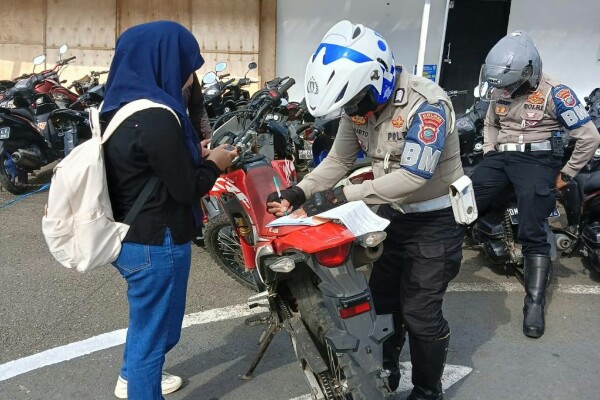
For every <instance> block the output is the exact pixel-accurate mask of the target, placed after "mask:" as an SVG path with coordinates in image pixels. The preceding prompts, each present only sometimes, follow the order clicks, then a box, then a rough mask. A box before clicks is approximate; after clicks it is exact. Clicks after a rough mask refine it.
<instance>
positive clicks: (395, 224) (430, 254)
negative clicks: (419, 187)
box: [369, 205, 465, 341]
mask: <svg viewBox="0 0 600 400" xmlns="http://www.w3.org/2000/svg"><path fill="white" fill-rule="evenodd" d="M378 214H379V215H380V216H382V217H383V218H387V219H389V220H390V221H391V223H390V225H389V226H388V228H387V230H386V232H387V235H388V236H387V238H386V240H385V242H384V247H383V254H382V256H381V258H380V259H379V260H378V261H377V262H376V263H375V264H374V267H373V272H372V274H371V279H370V281H369V286H370V288H371V292H372V295H373V301H374V303H375V309H376V312H377V314H391V313H398V312H399V313H400V314H401V316H402V318H403V320H404V324H405V326H406V329H407V330H408V333H409V335H411V336H412V337H414V338H416V339H418V340H422V341H433V340H436V339H439V338H442V337H444V336H446V335H447V334H448V333H449V331H450V329H449V327H448V322H447V321H446V320H445V319H444V315H443V314H442V300H443V296H444V293H445V292H446V288H447V287H448V283H449V282H450V281H451V280H452V279H454V277H456V275H457V274H458V271H459V268H460V262H461V260H462V243H463V238H464V233H465V232H464V229H463V227H462V226H460V225H458V224H457V223H456V221H455V220H454V215H453V213H452V209H451V208H447V209H444V210H440V211H432V212H428V213H416V214H402V213H401V212H399V211H396V210H394V209H392V208H391V207H390V206H387V205H384V206H381V207H380V208H379V212H378Z"/></svg>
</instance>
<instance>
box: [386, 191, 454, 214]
mask: <svg viewBox="0 0 600 400" xmlns="http://www.w3.org/2000/svg"><path fill="white" fill-rule="evenodd" d="M451 206H452V201H451V200H450V195H447V194H446V195H444V196H440V197H436V198H435V199H431V200H425V201H420V202H418V203H412V204H397V203H390V207H392V208H393V209H394V210H396V211H400V212H401V213H403V214H414V213H423V212H430V211H438V210H443V209H445V208H448V207H451Z"/></svg>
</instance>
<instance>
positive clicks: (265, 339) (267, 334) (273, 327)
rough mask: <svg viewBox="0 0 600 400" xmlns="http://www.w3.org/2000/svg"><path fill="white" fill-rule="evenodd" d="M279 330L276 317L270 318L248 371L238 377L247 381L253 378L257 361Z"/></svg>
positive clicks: (258, 361)
mask: <svg viewBox="0 0 600 400" xmlns="http://www.w3.org/2000/svg"><path fill="white" fill-rule="evenodd" d="M280 330H281V325H280V324H279V321H278V320H277V318H271V322H270V324H269V326H268V327H267V328H266V329H265V330H264V332H263V333H262V335H261V340H260V347H259V348H258V353H256V356H255V357H254V360H253V361H252V364H251V365H250V368H248V371H246V373H245V374H244V375H240V376H239V378H240V379H242V380H244V381H249V380H251V379H252V378H253V376H252V374H253V373H254V370H255V369H256V367H258V363H260V360H262V358H263V356H264V355H265V352H266V351H267V349H268V348H269V345H270V344H271V342H272V341H273V338H275V335H277V332H279V331H280Z"/></svg>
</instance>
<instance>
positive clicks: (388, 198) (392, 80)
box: [267, 21, 464, 400]
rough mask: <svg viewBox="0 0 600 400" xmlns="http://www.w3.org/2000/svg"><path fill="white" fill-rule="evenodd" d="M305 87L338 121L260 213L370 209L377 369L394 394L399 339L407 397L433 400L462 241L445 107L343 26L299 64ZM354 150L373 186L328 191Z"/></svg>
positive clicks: (438, 389)
mask: <svg viewBox="0 0 600 400" xmlns="http://www.w3.org/2000/svg"><path fill="white" fill-rule="evenodd" d="M305 83H306V102H307V105H308V108H309V111H310V112H311V113H312V114H313V115H314V116H322V115H326V114H328V113H330V112H332V111H334V110H336V109H339V108H343V109H344V111H345V115H344V116H343V117H342V120H341V122H340V127H339V130H338V132H337V135H336V138H335V141H334V143H333V147H332V149H331V151H330V153H329V155H328V156H327V158H326V159H325V160H324V161H323V162H322V163H321V164H320V165H319V166H318V167H317V168H316V169H315V170H314V171H313V172H311V173H310V174H308V175H307V176H306V177H305V178H304V179H303V180H302V182H300V184H299V185H298V186H295V187H290V188H288V189H285V190H283V191H282V192H281V198H279V196H278V195H277V194H276V193H273V194H271V195H270V196H269V198H268V200H267V201H268V203H267V207H268V209H269V212H271V213H274V214H276V215H282V213H283V212H284V211H290V210H292V209H295V208H298V207H300V206H301V205H303V204H304V205H303V207H304V209H305V210H306V211H307V213H308V214H309V215H314V214H317V213H319V212H322V211H325V210H327V209H330V208H332V207H335V206H336V205H339V204H342V203H345V202H347V201H353V200H363V201H365V202H366V203H367V204H379V205H380V207H379V209H378V213H379V215H381V216H382V217H384V218H387V219H389V220H390V221H391V224H390V225H389V227H388V229H387V233H388V236H387V239H386V240H385V242H384V252H383V255H382V256H381V258H380V259H379V260H378V261H377V262H376V263H375V265H374V268H373V273H372V275H371V279H370V283H369V285H370V288H371V292H372V295H373V300H374V303H375V307H376V311H377V313H378V314H393V316H394V325H395V333H394V335H393V337H391V338H390V339H388V340H387V341H386V342H385V343H384V360H383V362H384V364H383V366H384V368H386V369H388V370H390V372H391V376H390V378H389V384H390V387H391V389H393V390H395V389H396V388H397V387H398V382H399V379H400V371H399V367H398V359H399V355H400V351H401V349H402V345H403V344H404V341H405V336H406V332H408V337H409V341H410V352H411V361H412V365H413V369H412V382H413V384H414V389H413V391H412V393H411V395H410V397H409V399H410V400H417V399H443V394H442V386H441V377H442V373H443V370H444V364H445V361H446V354H447V350H448V343H449V338H450V328H449V326H448V323H447V321H446V320H445V319H444V316H443V314H442V300H443V295H444V293H445V291H446V288H447V286H448V283H449V282H450V280H452V279H453V278H454V277H455V276H456V275H457V274H458V271H459V268H460V263H461V260H462V251H461V246H462V242H463V237H464V229H463V228H462V226H460V225H458V224H457V223H456V221H455V220H454V216H453V212H452V208H451V203H450V198H449V196H448V192H449V186H450V184H451V183H452V182H454V181H455V180H457V179H458V178H459V177H461V176H462V175H463V170H462V166H461V163H460V157H459V143H458V135H457V132H456V130H455V129H454V111H453V109H452V104H451V102H450V101H449V99H448V97H447V96H446V93H445V92H444V91H443V90H442V89H441V88H440V87H439V86H437V85H436V84H435V83H433V82H432V81H430V80H428V79H425V78H421V77H416V76H414V75H411V74H409V73H408V72H407V71H405V70H404V68H403V67H402V66H396V64H395V62H394V58H393V55H392V52H391V50H390V48H389V45H388V43H387V42H386V41H385V39H383V37H381V35H379V34H378V33H376V32H374V31H373V30H371V29H369V28H366V27H364V26H362V25H354V24H352V23H351V22H349V21H342V22H339V23H338V24H336V25H335V26H334V27H333V28H331V29H330V30H329V32H327V34H326V35H325V37H324V38H323V40H322V42H321V43H320V44H319V46H318V48H317V50H316V51H315V53H314V54H313V55H312V56H311V58H310V60H309V63H308V66H307V69H306V78H305ZM361 149H362V150H364V151H365V152H366V153H367V155H368V156H369V157H370V158H371V159H372V166H373V173H374V178H375V179H374V180H372V181H365V182H363V183H361V184H356V185H350V186H346V187H343V188H336V189H333V190H331V188H332V187H333V186H334V185H335V184H336V183H337V182H338V181H339V180H340V179H341V178H342V177H343V176H344V175H346V174H347V173H348V171H349V169H350V168H351V167H352V165H353V164H354V162H355V160H356V156H357V154H358V153H359V151H360V150H361ZM307 199H308V200H307Z"/></svg>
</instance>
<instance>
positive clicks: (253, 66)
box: [244, 61, 258, 78]
mask: <svg viewBox="0 0 600 400" xmlns="http://www.w3.org/2000/svg"><path fill="white" fill-rule="evenodd" d="M257 67H258V64H256V63H255V62H254V61H252V62H251V63H250V64H248V71H246V73H245V74H244V78H245V77H246V76H247V75H248V72H250V71H252V70H253V69H256V68H257Z"/></svg>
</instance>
